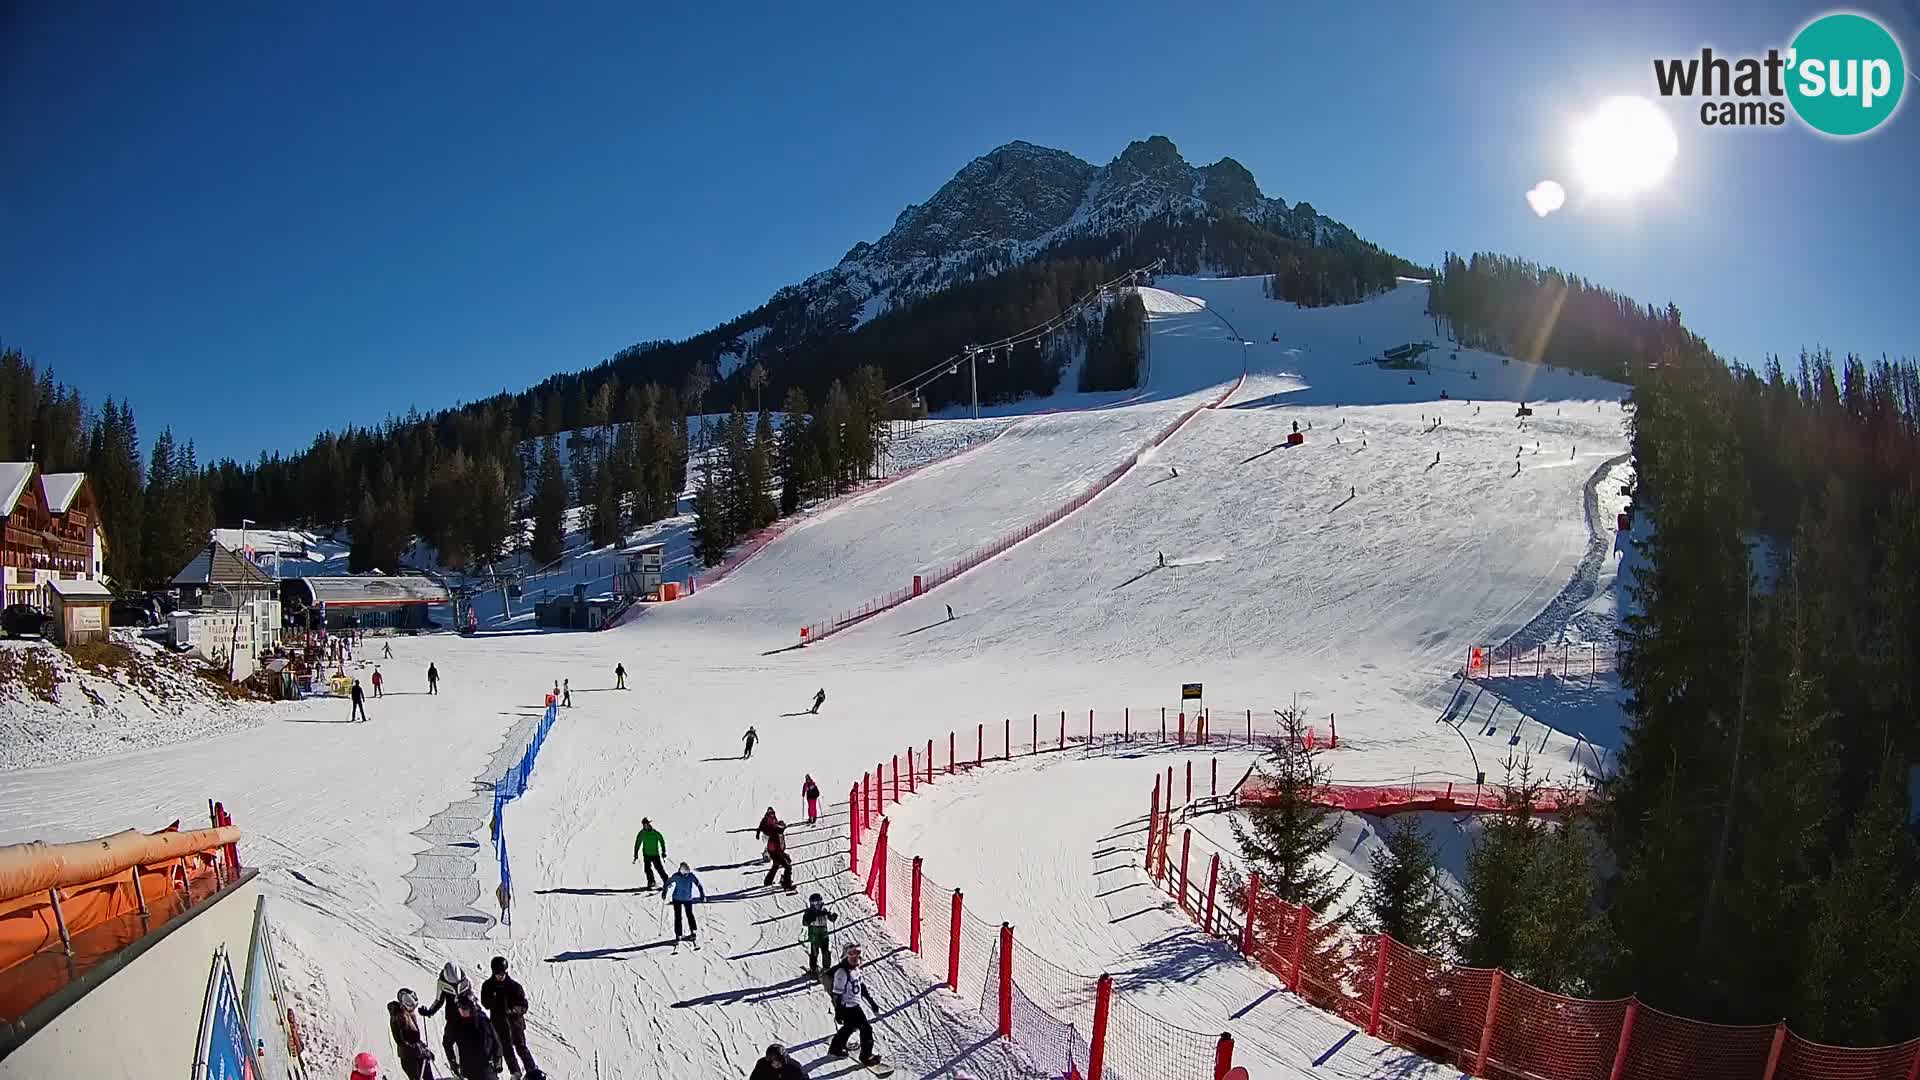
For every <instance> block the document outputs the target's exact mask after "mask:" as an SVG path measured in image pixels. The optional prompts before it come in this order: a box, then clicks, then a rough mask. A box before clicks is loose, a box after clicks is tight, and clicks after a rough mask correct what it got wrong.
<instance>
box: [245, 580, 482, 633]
mask: <svg viewBox="0 0 1920 1080" xmlns="http://www.w3.org/2000/svg"><path fill="white" fill-rule="evenodd" d="M280 587H281V590H282V592H281V599H282V600H283V601H285V603H286V605H287V610H289V611H291V612H293V613H294V620H295V622H296V623H298V624H299V625H302V626H306V627H308V628H310V629H316V630H317V629H320V628H322V627H325V628H326V629H329V630H342V629H347V628H349V627H351V628H353V629H358V630H375V629H386V630H406V631H420V630H435V629H439V628H440V624H439V623H437V622H435V621H434V618H433V614H432V609H433V608H434V607H436V606H440V605H446V604H450V603H452V601H453V595H452V594H451V593H450V592H448V591H447V587H446V586H445V585H443V584H441V583H440V582H438V581H435V580H434V579H432V578H430V577H427V576H425V575H422V574H392V575H388V574H354V575H352V576H348V577H321V576H316V577H299V578H286V579H283V580H282V581H281V582H280ZM446 617H447V618H449V619H451V618H452V615H451V614H447V615H446Z"/></svg>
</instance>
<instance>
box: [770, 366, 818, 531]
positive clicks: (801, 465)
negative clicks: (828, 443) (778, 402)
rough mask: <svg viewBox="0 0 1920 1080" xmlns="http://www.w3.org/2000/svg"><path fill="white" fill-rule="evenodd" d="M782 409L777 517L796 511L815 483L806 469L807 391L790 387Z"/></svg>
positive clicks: (808, 418)
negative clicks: (783, 416) (784, 415)
mask: <svg viewBox="0 0 1920 1080" xmlns="http://www.w3.org/2000/svg"><path fill="white" fill-rule="evenodd" d="M783 411H784V412H785V413H786V421H785V422H784V423H782V424H781V425H780V442H779V448H778V450H777V452H776V454H775V463H774V467H775V469H776V470H777V471H778V472H779V474H780V516H781V517H787V516H789V515H791V514H795V513H798V512H799V510H800V500H801V499H803V498H805V497H806V496H807V494H808V492H809V491H810V490H811V489H812V487H813V483H814V478H813V476H812V475H810V472H809V470H808V469H807V468H806V465H807V450H808V448H809V446H810V444H811V442H812V439H811V437H810V435H809V428H810V427H811V423H812V421H811V418H810V417H809V416H808V415H807V414H808V411H809V409H808V405H807V394H806V391H804V390H802V389H800V388H799V387H797V386H795V387H792V388H790V389H789V390H788V391H787V400H786V402H785V404H784V406H783Z"/></svg>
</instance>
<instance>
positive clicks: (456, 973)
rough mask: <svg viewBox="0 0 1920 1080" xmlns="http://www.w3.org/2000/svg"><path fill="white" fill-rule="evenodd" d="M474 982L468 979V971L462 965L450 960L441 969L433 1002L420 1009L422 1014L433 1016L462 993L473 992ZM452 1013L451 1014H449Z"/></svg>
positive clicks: (435, 986) (435, 985)
mask: <svg viewBox="0 0 1920 1080" xmlns="http://www.w3.org/2000/svg"><path fill="white" fill-rule="evenodd" d="M472 993H473V984H472V983H471V982H468V981H467V973H466V972H464V971H461V970H460V965H459V964H456V963H454V962H453V961H451V960H449V961H447V962H446V964H445V966H443V967H441V969H440V978H439V980H438V981H437V982H436V983H435V984H434V993H433V1004H431V1005H428V1006H426V1007H425V1008H422V1009H421V1010H420V1015H421V1016H432V1015H433V1014H434V1013H436V1012H439V1011H440V1010H441V1009H442V1008H445V1007H446V1006H449V1005H452V1004H453V1003H454V1001H456V1000H458V999H459V997H460V995H461V994H472ZM449 1015H451V1014H449Z"/></svg>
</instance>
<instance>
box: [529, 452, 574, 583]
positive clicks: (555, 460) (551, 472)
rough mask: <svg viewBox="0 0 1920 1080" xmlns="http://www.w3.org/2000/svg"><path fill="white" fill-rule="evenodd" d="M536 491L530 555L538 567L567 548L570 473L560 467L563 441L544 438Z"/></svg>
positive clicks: (553, 558)
mask: <svg viewBox="0 0 1920 1080" xmlns="http://www.w3.org/2000/svg"><path fill="white" fill-rule="evenodd" d="M534 484H535V486H534V491H533V515H532V516H533V539H532V541H531V543H530V545H529V547H528V554H529V555H530V557H531V558H532V559H533V562H534V564H535V565H536V566H545V565H546V564H547V563H550V562H552V561H554V560H555V559H558V558H559V557H560V556H561V554H562V553H563V552H564V551H565V544H566V524H567V476H566V472H565V471H564V470H562V469H561V467H560V440H559V439H557V438H555V437H554V436H552V435H549V436H547V437H546V438H545V439H544V440H542V441H541V445H540V472H539V475H538V477H537V478H536V479H535V482H534Z"/></svg>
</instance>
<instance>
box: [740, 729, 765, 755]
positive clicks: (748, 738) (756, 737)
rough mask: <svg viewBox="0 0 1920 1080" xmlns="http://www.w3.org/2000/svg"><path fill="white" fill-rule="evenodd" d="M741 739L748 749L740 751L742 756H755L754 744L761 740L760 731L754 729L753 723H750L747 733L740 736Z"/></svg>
mask: <svg viewBox="0 0 1920 1080" xmlns="http://www.w3.org/2000/svg"><path fill="white" fill-rule="evenodd" d="M740 741H741V742H743V743H745V744H746V749H744V750H742V751H741V752H740V756H741V757H742V758H750V757H752V756H753V744H754V743H757V742H759V741H760V733H759V732H757V731H755V730H753V725H752V724H748V725H747V733H746V734H745V735H743V736H741V737H740Z"/></svg>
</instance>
